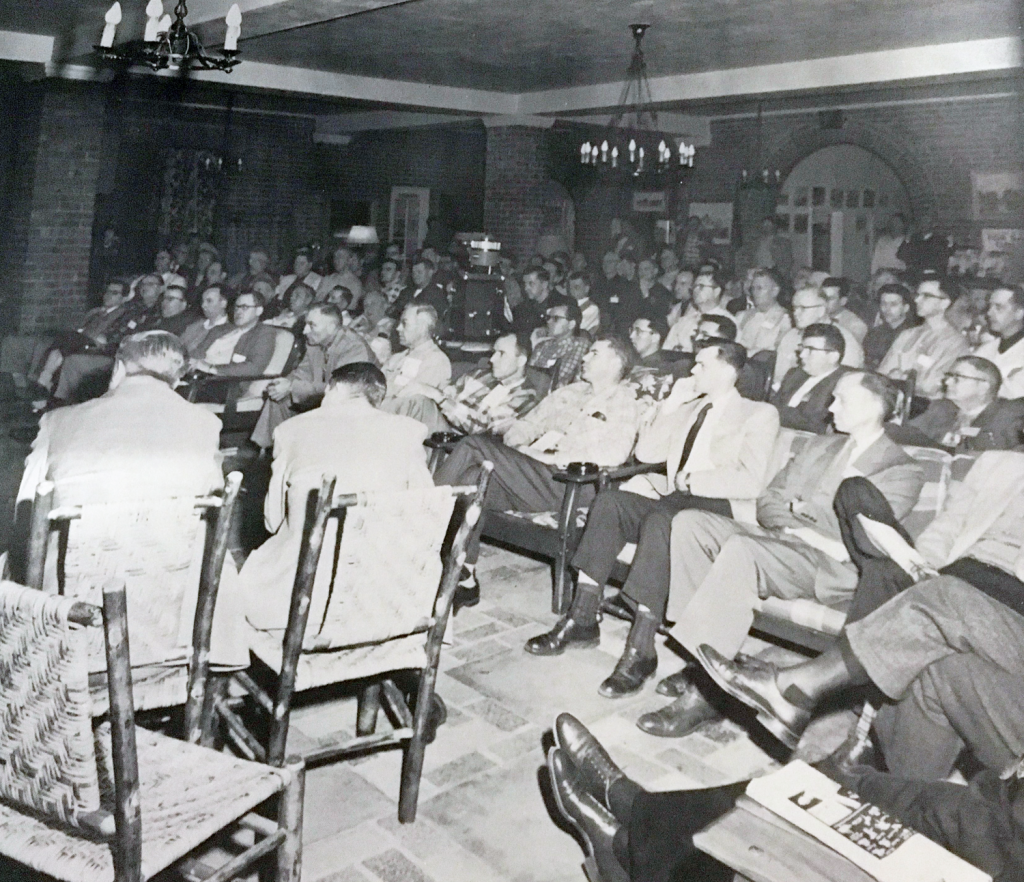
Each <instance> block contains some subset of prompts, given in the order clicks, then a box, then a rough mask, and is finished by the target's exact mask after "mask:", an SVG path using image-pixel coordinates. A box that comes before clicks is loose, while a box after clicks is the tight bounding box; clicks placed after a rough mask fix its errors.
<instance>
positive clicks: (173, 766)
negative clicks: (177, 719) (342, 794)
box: [0, 582, 304, 882]
mask: <svg viewBox="0 0 1024 882" xmlns="http://www.w3.org/2000/svg"><path fill="white" fill-rule="evenodd" d="M102 596H103V610H102V616H101V612H100V610H99V609H98V608H96V607H94V606H92V605H91V604H86V603H82V602H79V601H75V600H73V599H71V598H64V597H59V596H56V595H53V594H46V593H43V592H40V591H36V590H33V589H31V588H25V587H23V586H21V585H16V584H14V583H12V582H3V583H0V657H2V666H3V669H4V671H5V674H4V676H3V677H2V678H0V703H2V706H3V707H4V725H3V727H0V760H2V762H0V854H3V855H5V856H6V857H8V858H10V859H12V860H14V861H17V862H18V863H21V864H23V865H25V866H27V867H30V868H32V869H33V870H36V871H38V872H41V873H45V874H47V875H48V876H51V877H54V878H56V879H62V880H67V882H143V880H145V879H149V878H150V877H152V876H154V875H155V874H156V873H158V872H161V871H163V870H164V869H166V868H168V867H170V866H172V865H176V866H177V867H178V868H180V869H182V870H183V871H184V875H185V878H189V879H201V878H207V877H209V876H210V875H211V874H210V873H209V872H204V870H205V869H206V867H205V863H204V862H203V861H202V860H198V859H196V857H195V856H194V855H193V852H195V851H196V850H197V849H198V848H199V847H200V846H203V845H204V843H207V842H208V840H210V839H211V837H214V836H216V835H217V834H220V833H221V832H222V831H230V830H231V829H233V828H235V827H237V826H241V827H244V828H247V829H248V830H251V831H253V833H254V835H255V843H254V844H253V845H252V846H250V847H248V848H246V849H245V850H244V851H242V852H241V853H240V854H237V855H236V856H234V857H232V858H230V859H229V862H228V863H226V864H225V865H224V866H223V867H221V868H219V870H218V871H217V872H216V876H215V878H216V879H217V880H228V879H236V878H239V877H244V876H247V875H248V874H249V873H251V872H252V871H253V869H255V868H256V866H257V865H258V864H261V863H263V864H264V866H265V864H266V862H269V861H270V860H271V859H272V856H273V857H275V858H276V862H275V868H276V879H277V882H298V879H299V875H300V870H301V840H302V801H303V783H304V773H303V766H302V763H301V762H292V763H290V764H289V765H288V766H287V767H285V768H270V767H269V766H266V765H261V764H258V763H252V762H247V761H245V760H240V759H237V758H235V757H232V756H230V755H228V754H223V753H219V752H216V751H213V750H210V749H208V748H204V747H199V746H198V745H194V744H188V743H186V742H183V741H178V740H175V739H172V738H168V737H166V736H163V735H159V734H157V733H154V732H148V731H146V730H145V729H137V728H136V726H135V720H134V712H133V700H132V672H131V665H130V663H129V660H128V659H129V635H128V615H127V604H126V599H125V591H124V587H123V586H122V585H120V584H118V583H109V584H107V585H106V586H105V587H104V588H103V591H102ZM101 617H102V622H103V632H104V635H105V640H104V649H105V655H106V658H107V669H108V671H109V678H108V688H109V695H108V704H109V714H108V717H107V719H105V720H102V721H99V724H98V725H96V722H97V721H95V720H94V718H93V707H92V702H91V700H90V694H89V688H88V676H89V672H88V659H89V640H88V635H89V632H90V631H98V630H100V629H99V628H98V625H99V624H100V620H101ZM272 800H276V802H277V805H276V812H275V811H274V810H273V809H272V810H271V811H270V813H269V814H268V815H266V816H265V815H259V814H255V813H254V812H253V810H254V809H256V808H258V807H260V806H262V805H263V804H264V803H268V802H269V801H272ZM270 817H276V820H270V819H269V818H270Z"/></svg>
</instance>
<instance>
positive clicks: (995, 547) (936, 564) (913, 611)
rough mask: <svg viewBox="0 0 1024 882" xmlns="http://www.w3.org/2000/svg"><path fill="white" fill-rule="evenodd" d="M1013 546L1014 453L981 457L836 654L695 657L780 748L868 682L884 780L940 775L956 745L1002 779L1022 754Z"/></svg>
mask: <svg viewBox="0 0 1024 882" xmlns="http://www.w3.org/2000/svg"><path fill="white" fill-rule="evenodd" d="M1022 547H1024V455H1021V454H1018V453H1008V452H1003V451H990V452H987V453H983V454H982V455H981V457H980V458H979V459H978V461H977V462H976V463H975V464H974V467H973V468H972V469H971V471H970V472H968V474H967V478H966V479H965V480H964V481H963V482H961V483H960V485H959V486H958V487H956V488H955V489H954V490H953V492H952V493H951V494H950V500H949V504H948V505H947V507H946V509H945V510H944V511H943V512H941V513H940V514H939V515H938V516H937V517H936V518H935V520H934V521H933V522H932V524H931V525H930V526H929V527H928V528H927V529H926V530H925V531H924V533H922V534H921V536H920V537H919V538H918V540H917V543H916V550H917V554H918V555H919V557H918V558H917V559H918V561H920V564H919V565H918V566H916V567H915V570H916V572H917V573H918V576H917V578H919V579H920V581H918V582H917V584H915V585H912V587H907V588H906V589H905V590H903V591H900V592H898V593H896V594H895V596H893V597H892V599H890V600H889V601H888V602H886V603H884V604H882V605H881V606H879V607H878V608H876V609H875V610H874V611H873V612H871V613H869V614H868V615H866V616H864V617H863V618H861V619H859V620H858V621H855V622H849V623H847V625H846V627H845V628H844V629H843V632H842V634H840V636H839V639H838V641H837V644H836V646H834V647H833V648H831V649H829V650H827V651H826V652H825V653H823V654H822V655H821V656H819V657H818V658H816V659H814V660H813V661H810V662H807V663H805V664H800V665H797V666H795V667H791V668H786V669H784V670H777V669H775V667H774V666H772V665H767V664H765V663H763V662H759V663H758V671H757V672H756V673H755V672H753V669H752V667H750V666H748V665H743V664H736V663H733V662H730V661H728V660H727V659H724V658H722V657H721V656H720V655H719V654H718V653H716V652H715V651H714V650H713V649H711V648H710V647H706V646H702V647H700V648H699V654H700V655H699V658H700V660H701V663H702V664H704V665H705V667H706V668H707V669H708V671H709V673H711V675H712V676H713V677H714V679H715V680H716V682H718V683H719V685H720V686H722V687H723V688H725V689H726V690H727V691H728V692H730V693H731V694H733V695H734V696H735V697H737V698H738V699H739V700H740V701H742V702H744V703H746V704H749V705H751V706H754V707H755V709H756V710H757V713H758V719H759V720H760V721H761V722H762V723H763V724H764V725H765V726H767V727H768V729H769V731H771V732H772V734H773V735H775V736H776V737H777V738H780V739H781V740H783V741H784V742H785V743H786V744H788V745H790V746H793V745H795V744H796V742H797V740H798V739H799V736H800V734H801V732H802V731H803V729H804V727H805V726H806V725H807V723H808V721H809V720H810V718H811V714H812V711H813V708H814V706H815V705H816V704H817V703H818V702H819V701H820V700H821V699H822V698H823V697H824V696H826V695H827V694H830V693H833V692H835V691H837V690H839V689H842V688H845V687H848V686H856V685H863V684H868V683H872V684H874V685H875V686H876V687H877V688H878V689H880V690H881V691H882V693H883V694H884V695H885V696H886V697H887V698H888V699H889V703H886V704H884V705H883V706H882V707H881V708H880V709H879V711H878V715H877V717H876V718H875V725H874V735H875V736H876V737H877V739H878V746H879V748H880V749H881V752H882V756H883V758H884V759H885V763H886V766H887V767H888V769H889V771H891V772H894V773H896V774H899V775H905V776H907V777H911V778H922V779H924V780H936V779H940V778H944V777H946V776H948V775H949V774H950V773H951V772H952V770H953V767H954V765H955V763H956V761H957V758H958V757H959V755H960V752H961V751H962V750H963V748H964V747H967V748H968V749H969V750H970V751H971V752H972V753H973V755H974V757H975V759H977V760H978V761H979V762H980V763H981V764H982V765H983V766H985V767H986V768H988V769H992V770H994V771H997V772H1002V771H1005V770H1007V769H1010V768H1011V767H1013V766H1014V765H1015V764H1016V763H1017V760H1018V758H1019V757H1020V756H1021V754H1022V753H1024V707H1022V705H1021V703H1020V701H1018V700H1017V695H1018V692H1019V688H1020V680H1021V676H1024V582H1022V581H1021V576H1024V565H1022V564H1024V557H1022ZM937 568H938V569H937ZM912 581H913V580H912V578H910V577H908V578H907V579H906V582H905V584H906V585H910V584H911V582H912Z"/></svg>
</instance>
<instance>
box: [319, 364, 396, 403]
mask: <svg viewBox="0 0 1024 882" xmlns="http://www.w3.org/2000/svg"><path fill="white" fill-rule="evenodd" d="M328 386H330V388H332V389H333V388H334V387H335V386H348V387H349V388H350V389H352V390H353V391H354V392H358V393H359V394H360V395H362V396H363V397H364V398H365V399H366V400H367V401H369V402H370V404H372V405H373V406H374V407H380V403H381V402H382V401H383V400H384V396H385V395H387V391H388V381H387V378H386V377H385V376H384V372H383V371H382V370H381V369H380V368H379V367H377V365H375V364H373V363H372V362H369V361H352V362H349V363H348V364H343V365H342V366H341V367H340V368H337V369H336V370H334V371H332V373H331V381H330V383H328Z"/></svg>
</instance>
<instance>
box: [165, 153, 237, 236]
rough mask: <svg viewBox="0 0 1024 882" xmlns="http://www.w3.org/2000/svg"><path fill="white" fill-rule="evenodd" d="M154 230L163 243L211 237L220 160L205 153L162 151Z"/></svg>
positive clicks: (218, 185)
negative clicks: (161, 182) (161, 186)
mask: <svg viewBox="0 0 1024 882" xmlns="http://www.w3.org/2000/svg"><path fill="white" fill-rule="evenodd" d="M163 153H164V181H163V191H162V194H161V197H160V221H159V224H158V230H159V233H160V238H161V240H162V241H164V242H180V241H185V240H188V239H189V238H190V237H192V236H198V237H199V238H200V239H202V240H205V241H209V240H210V239H212V238H213V218H214V214H215V212H216V209H217V193H218V191H219V189H220V178H221V166H222V160H221V157H220V156H219V155H218V154H216V153H213V152H211V151H209V150H188V149H185V150H173V149H171V150H165V151H163Z"/></svg>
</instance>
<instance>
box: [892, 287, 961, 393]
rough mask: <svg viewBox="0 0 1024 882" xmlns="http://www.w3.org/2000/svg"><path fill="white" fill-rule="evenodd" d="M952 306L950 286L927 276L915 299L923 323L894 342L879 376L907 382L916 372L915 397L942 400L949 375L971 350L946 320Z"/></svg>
mask: <svg viewBox="0 0 1024 882" xmlns="http://www.w3.org/2000/svg"><path fill="white" fill-rule="evenodd" d="M952 302H953V295H952V288H951V286H950V282H948V281H947V280H946V279H944V278H942V277H941V276H939V275H937V274H935V273H926V274H925V275H924V276H923V278H922V279H921V281H920V282H919V283H918V285H917V296H916V297H915V298H914V305H915V306H916V307H917V314H918V316H919V317H920V319H921V322H922V323H921V324H920V325H919V326H918V327H916V328H908V329H907V330H906V331H903V332H902V333H901V334H900V335H899V336H898V337H897V338H896V339H895V340H894V341H893V344H892V346H890V347H889V351H888V352H887V353H886V355H885V358H883V359H882V362H881V364H879V365H878V372H879V373H881V374H885V375H886V376H887V377H892V379H894V380H905V379H906V378H907V377H908V376H909V374H910V372H911V371H913V372H914V373H915V375H916V378H917V379H916V381H915V384H914V391H915V394H917V395H921V396H923V397H925V398H938V397H940V396H941V395H942V381H943V377H945V376H946V372H947V371H948V370H949V368H950V366H951V365H952V364H953V362H954V361H956V359H958V358H959V357H960V356H961V355H967V354H968V353H969V352H970V350H971V347H970V345H969V344H968V342H967V338H966V337H964V335H963V334H961V333H960V331H958V330H957V328H956V327H955V326H954V325H953V324H951V323H950V321H949V319H947V318H946V310H947V309H948V308H949V305H950V304H951V303H952Z"/></svg>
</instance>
